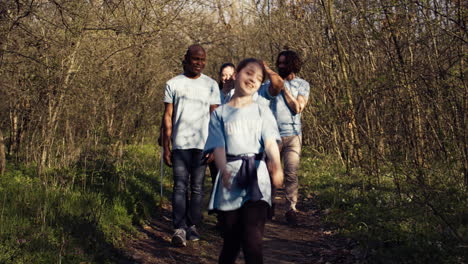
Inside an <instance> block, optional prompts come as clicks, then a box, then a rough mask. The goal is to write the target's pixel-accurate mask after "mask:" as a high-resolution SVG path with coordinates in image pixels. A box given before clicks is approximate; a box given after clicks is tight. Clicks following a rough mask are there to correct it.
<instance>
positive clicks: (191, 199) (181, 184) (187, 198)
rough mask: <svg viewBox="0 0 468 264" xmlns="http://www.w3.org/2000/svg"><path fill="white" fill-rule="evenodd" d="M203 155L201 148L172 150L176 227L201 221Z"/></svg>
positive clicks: (185, 226) (174, 220)
mask: <svg viewBox="0 0 468 264" xmlns="http://www.w3.org/2000/svg"><path fill="white" fill-rule="evenodd" d="M202 157H203V153H202V150H200V149H187V150H185V149H184V150H180V149H176V150H173V151H172V171H173V176H174V189H173V192H172V220H173V224H174V228H176V229H177V228H187V227H189V226H192V225H198V224H199V223H200V221H201V218H202V203H203V181H204V178H205V169H206V165H204V164H202ZM189 186H190V192H188V190H189Z"/></svg>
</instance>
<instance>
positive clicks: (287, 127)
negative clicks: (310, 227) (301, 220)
mask: <svg viewBox="0 0 468 264" xmlns="http://www.w3.org/2000/svg"><path fill="white" fill-rule="evenodd" d="M301 66H302V62H301V59H300V58H299V55H298V54H297V53H296V52H294V51H292V50H285V51H282V52H280V53H279V54H278V57H277V60H276V67H277V69H278V74H279V75H280V76H281V77H282V78H283V80H284V88H283V90H282V91H281V92H280V93H279V95H278V96H276V97H275V98H273V99H272V100H271V104H270V107H271V110H272V112H273V115H274V116H275V118H276V122H277V123H278V128H279V132H280V136H281V143H280V145H279V147H280V154H281V159H282V161H283V167H284V187H285V193H286V199H287V205H288V211H287V212H286V221H287V222H288V223H289V224H291V225H297V209H296V204H297V200H298V189H299V183H298V178H297V171H298V169H299V162H300V156H301V147H302V126H301V113H302V111H303V110H304V109H305V107H306V105H307V100H308V98H309V90H310V86H309V83H308V82H307V81H305V80H303V79H301V78H299V77H298V76H297V75H296V74H297V73H299V71H300V70H301Z"/></svg>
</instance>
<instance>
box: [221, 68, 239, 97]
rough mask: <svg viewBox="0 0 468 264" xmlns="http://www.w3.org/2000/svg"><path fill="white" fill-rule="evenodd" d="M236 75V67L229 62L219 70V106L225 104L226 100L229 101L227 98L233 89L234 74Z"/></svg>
mask: <svg viewBox="0 0 468 264" xmlns="http://www.w3.org/2000/svg"><path fill="white" fill-rule="evenodd" d="M235 73H236V66H234V64H232V63H231V62H226V63H224V64H223V65H221V67H220V68H219V74H218V84H219V90H220V91H221V92H220V96H221V104H224V103H227V101H226V100H227V99H230V97H229V96H228V95H229V94H230V92H231V90H232V89H233V88H234V74H235Z"/></svg>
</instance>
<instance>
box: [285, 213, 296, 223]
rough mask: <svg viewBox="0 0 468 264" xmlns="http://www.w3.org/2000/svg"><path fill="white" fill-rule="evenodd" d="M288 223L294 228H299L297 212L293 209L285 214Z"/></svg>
mask: <svg viewBox="0 0 468 264" xmlns="http://www.w3.org/2000/svg"><path fill="white" fill-rule="evenodd" d="M285 217H286V222H288V224H290V225H292V226H297V212H296V211H294V210H293V209H290V210H289V211H287V212H286V214H285Z"/></svg>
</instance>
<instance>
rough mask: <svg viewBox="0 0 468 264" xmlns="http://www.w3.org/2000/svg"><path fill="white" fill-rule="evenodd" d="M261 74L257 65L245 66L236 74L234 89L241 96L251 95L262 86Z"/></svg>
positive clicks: (252, 63) (260, 69)
mask: <svg viewBox="0 0 468 264" xmlns="http://www.w3.org/2000/svg"><path fill="white" fill-rule="evenodd" d="M262 80H263V72H262V68H261V67H260V65H258V63H255V62H251V63H249V64H247V65H246V66H245V67H244V68H242V70H241V71H240V72H238V73H237V74H236V89H237V90H239V91H238V92H239V93H240V94H241V95H253V94H254V93H255V92H256V91H257V90H258V89H259V88H260V85H261V84H262Z"/></svg>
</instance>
